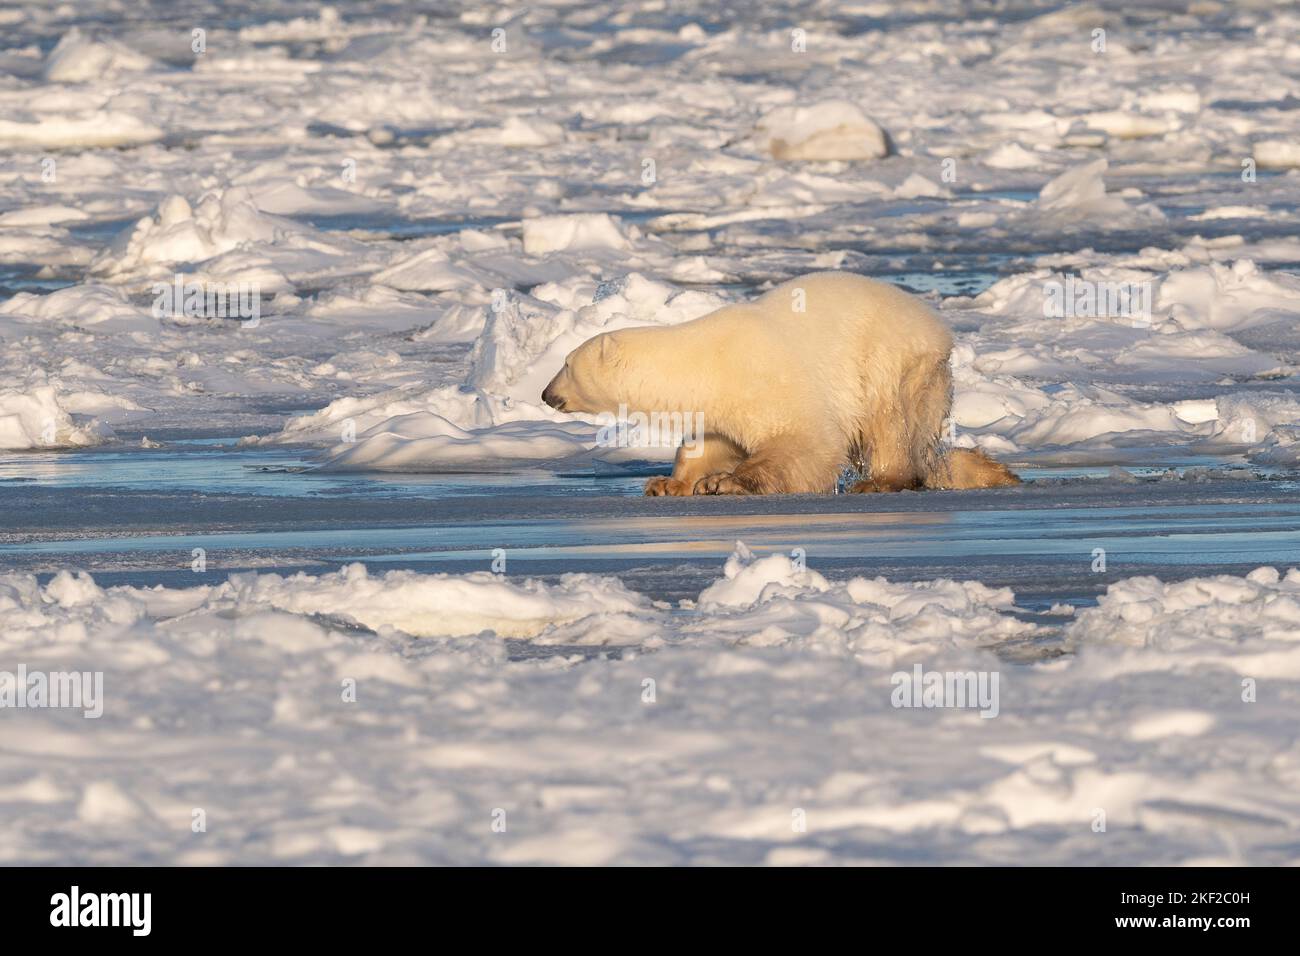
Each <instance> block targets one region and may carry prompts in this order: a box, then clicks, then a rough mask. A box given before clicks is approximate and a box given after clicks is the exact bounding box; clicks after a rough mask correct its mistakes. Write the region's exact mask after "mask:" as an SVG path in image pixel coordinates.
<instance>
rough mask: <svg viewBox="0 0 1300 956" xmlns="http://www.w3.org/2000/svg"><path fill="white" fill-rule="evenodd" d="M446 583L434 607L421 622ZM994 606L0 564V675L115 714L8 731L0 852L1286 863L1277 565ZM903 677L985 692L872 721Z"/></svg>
mask: <svg viewBox="0 0 1300 956" xmlns="http://www.w3.org/2000/svg"><path fill="white" fill-rule="evenodd" d="M452 592H454V596H455V607H456V608H457V609H458V612H457V614H456V615H455V616H454V617H444V618H443V619H442V621H443V623H439V618H438V617H437V616H429V615H428V614H422V613H420V612H421V610H422V609H427V608H432V607H437V606H440V605H441V606H445V602H446V601H447V599H448V598H449V597H450V596H451V593H452ZM1013 602H1014V596H1013V594H1012V592H1011V591H1010V590H1009V589H1005V588H1003V589H994V588H989V587H987V586H985V585H983V584H980V583H977V582H969V581H968V582H957V581H951V580H943V579H939V580H934V581H929V582H925V583H919V584H893V583H890V582H888V581H886V580H885V579H883V578H875V579H870V578H863V577H857V578H852V579H850V580H848V581H845V582H841V583H836V584H832V583H830V582H828V581H827V580H826V579H825V578H824V577H823V576H822V575H821V574H819V573H818V572H816V571H815V570H812V569H808V570H803V569H801V568H800V567H798V566H797V565H796V563H795V562H793V561H792V560H791V558H790V557H788V556H786V555H784V554H781V553H776V554H772V555H768V556H762V557H760V556H755V555H753V554H751V553H750V552H749V550H748V549H747V548H745V547H744V546H743V545H738V546H737V549H736V553H735V554H734V555H733V556H732V557H731V558H730V559H729V560H728V561H727V563H726V566H725V568H724V569H723V574H722V575H721V576H720V577H719V579H718V580H716V581H715V582H714V583H713V584H711V585H710V586H709V587H707V588H706V589H705V590H704V591H703V592H702V593H701V594H700V595H699V596H698V600H697V601H695V602H687V603H686V606H685V607H673V606H670V605H667V604H661V605H658V606H652V605H649V604H648V603H647V602H645V601H644V600H638V599H636V598H635V596H634V595H632V594H630V593H629V592H628V591H627V590H626V589H625V588H624V586H623V585H622V584H621V583H620V582H619V581H618V580H617V579H616V578H599V577H588V576H576V575H575V576H570V577H569V578H567V579H565V580H564V581H563V582H562V583H561V584H559V585H556V586H547V585H544V584H541V583H539V582H534V581H528V580H522V581H521V580H517V579H513V580H507V579H500V578H498V577H497V576H496V575H494V574H492V573H491V572H479V573H478V574H477V575H470V576H456V577H447V576H441V575H419V574H414V573H411V572H404V571H395V572H389V573H387V574H380V575H375V574H373V573H367V571H366V569H365V568H364V567H363V566H361V565H351V566H348V567H346V568H344V569H342V570H341V571H339V572H337V573H335V574H333V575H327V576H305V575H297V576H292V577H287V578H286V577H281V576H278V575H272V574H262V575H245V576H237V577H234V578H232V579H230V580H229V581H228V582H227V583H224V584H221V585H219V586H215V587H211V586H199V587H190V588H184V589H164V588H152V589H139V588H130V587H119V588H110V589H108V590H104V589H101V588H100V587H99V586H98V585H97V584H96V583H95V582H94V580H93V579H92V578H91V577H89V576H87V575H84V574H78V575H73V574H69V573H67V572H63V573H60V574H59V575H57V576H56V577H54V578H53V579H52V580H50V582H49V583H48V584H46V585H45V586H44V587H42V586H40V585H38V583H37V581H36V579H35V578H34V577H32V576H30V575H22V574H13V575H8V576H5V577H3V578H0V608H2V609H3V611H4V613H5V616H6V628H5V632H4V638H3V641H4V649H5V652H6V654H7V655H11V656H12V655H16V656H18V657H20V658H26V659H28V660H38V661H40V663H41V665H42V666H44V667H47V668H50V669H54V668H58V667H64V668H67V669H97V670H102V671H103V672H104V687H105V691H106V694H107V698H108V703H107V705H106V707H105V711H104V714H103V716H101V717H99V718H98V719H95V720H88V719H86V718H84V717H83V716H82V715H81V714H80V713H70V712H67V711H60V712H49V711H45V712H41V713H40V715H39V716H36V713H37V712H32V711H27V712H21V711H15V712H12V713H10V714H8V715H7V720H9V721H10V722H11V729H10V732H9V735H8V736H7V738H6V744H5V748H4V754H3V756H2V757H0V774H3V778H4V780H3V788H2V789H0V794H3V796H4V801H5V806H6V811H5V812H6V823H7V828H8V829H7V832H8V837H9V838H8V839H6V841H5V844H4V850H3V855H4V858H5V860H6V861H14V860H24V861H28V862H40V861H46V862H51V861H54V860H60V861H68V860H70V859H71V860H75V861H87V862H89V861H113V862H127V861H130V862H142V861H151V860H165V861H175V862H181V863H228V862H234V861H240V862H246V863H247V862H280V863H285V862H292V863H304V862H322V861H357V862H369V863H378V862H402V861H418V862H443V863H467V862H483V861H491V862H498V863H634V862H638V863H707V862H722V861H731V862H772V863H824V862H841V863H844V862H877V863H897V862H923V861H934V860H942V861H945V862H956V861H983V862H1002V863H1042V862H1049V863H1050V862H1058V861H1059V860H1060V859H1061V858H1062V854H1068V855H1069V858H1070V859H1072V860H1074V861H1075V862H1093V863H1115V862H1121V861H1127V862H1132V861H1135V860H1141V861H1142V862H1144V863H1162V862H1165V863H1187V862H1197V863H1207V862H1214V863H1242V862H1256V863H1267V862H1271V863H1283V862H1294V852H1295V851H1294V840H1293V839H1292V838H1291V837H1290V834H1291V833H1293V832H1294V830H1295V829H1296V827H1297V826H1298V825H1300V800H1298V799H1297V796H1296V794H1297V792H1298V791H1297V784H1298V783H1300V751H1298V750H1297V746H1296V743H1295V739H1294V734H1295V712H1296V708H1297V706H1300V641H1297V640H1296V634H1297V627H1298V626H1300V576H1297V572H1290V573H1288V574H1286V575H1285V576H1283V575H1281V574H1279V572H1278V571H1277V570H1276V569H1274V568H1271V567H1263V568H1259V569H1257V570H1255V571H1252V572H1251V573H1250V574H1249V575H1247V576H1246V577H1230V576H1220V577H1214V578H1196V579H1192V580H1188V581H1183V582H1181V583H1179V584H1174V585H1164V584H1161V583H1160V582H1159V581H1157V580H1156V579H1154V578H1134V579H1130V580H1128V581H1125V582H1124V583H1123V584H1121V585H1116V586H1114V587H1112V588H1111V589H1110V591H1109V592H1108V593H1107V594H1106V595H1105V596H1104V597H1103V598H1102V601H1101V603H1100V605H1099V606H1097V607H1096V608H1092V609H1089V610H1085V611H1083V612H1081V613H1079V614H1078V615H1077V616H1070V615H1069V614H1067V613H1063V612H1060V611H1058V612H1056V613H1051V612H1049V613H1045V614H1039V615H1024V614H1016V613H1014V611H1015V609H1014V603H1013ZM578 603H581V605H582V606H583V607H584V608H585V610H586V611H588V612H590V613H587V614H585V615H584V616H582V617H579V618H577V619H574V617H573V609H574V607H575V606H577V604H578ZM398 608H401V609H402V610H399V611H396V614H395V610H396V609H398ZM471 618H472V619H473V623H472V624H471V623H470V621H471ZM522 620H527V622H529V623H528V627H527V628H521V627H520V622H521V621H522ZM481 624H492V625H494V627H495V629H496V630H495V632H492V631H486V630H485V631H483V632H481V633H477V634H472V635H471V634H468V633H467V632H468V631H470V630H472V629H473V628H474V627H477V626H479V625H481ZM463 632H464V633H463ZM511 633H513V634H515V635H516V636H519V635H523V634H527V635H528V637H529V639H530V640H531V641H533V642H536V643H540V644H547V645H560V646H562V647H563V648H565V649H566V650H564V652H563V653H559V654H548V655H544V656H536V655H531V654H528V653H525V652H524V649H523V648H522V647H521V645H520V644H519V643H518V642H510V641H508V640H506V639H504V637H505V635H507V634H511ZM457 634H462V635H463V636H454V635H457ZM593 645H596V646H597V647H593ZM589 648H590V650H588V649H589ZM598 648H604V649H605V650H604V651H603V652H597V653H596V656H595V657H592V656H591V655H592V651H598ZM1027 653H1028V658H1029V662H1027V663H1017V662H1016V660H1017V659H1024V658H1025V657H1026V654H1027ZM1058 655H1059V656H1058ZM920 665H923V666H924V668H925V670H927V671H935V670H942V671H954V672H976V673H984V674H985V675H990V674H996V675H997V676H998V686H999V693H998V696H997V698H996V699H995V700H994V706H993V707H990V708H986V710H985V711H984V712H976V711H973V710H970V709H952V708H949V709H901V708H898V707H896V706H894V701H895V700H897V698H896V697H895V696H894V689H895V684H894V683H893V682H894V681H895V680H896V677H895V675H896V674H899V673H900V672H902V673H911V672H912V670H913V668H914V666H920ZM1247 686H1250V687H1253V688H1255V690H1256V692H1257V694H1258V696H1257V697H1254V696H1253V695H1251V702H1247V700H1246V699H1245V698H1246V697H1247V696H1248V695H1247V692H1246V691H1245V690H1244V688H1246V687H1247ZM1062 714H1068V715H1069V716H1068V719H1064V720H1063V719H1062ZM289 808H292V812H289ZM195 809H201V810H203V811H204V814H205V818H204V819H205V823H206V826H207V830H206V832H202V833H193V832H191V826H190V824H191V821H192V820H193V819H194V810H195ZM1099 820H1100V821H1103V822H1104V829H1102V830H1097V829H1094V826H1095V824H1096V822H1097V821H1099ZM494 822H495V823H496V824H497V829H495V830H494V826H493V825H494Z"/></svg>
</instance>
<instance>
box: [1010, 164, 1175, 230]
mask: <svg viewBox="0 0 1300 956" xmlns="http://www.w3.org/2000/svg"><path fill="white" fill-rule="evenodd" d="M1108 167H1109V163H1108V162H1107V161H1106V160H1105V159H1094V160H1093V161H1092V162H1090V163H1085V164H1084V165H1082V166H1076V167H1075V168H1074V169H1069V170H1066V171H1065V172H1063V173H1061V175H1059V176H1057V177H1056V178H1055V179H1053V180H1052V181H1051V182H1049V183H1048V184H1047V185H1045V186H1044V187H1043V188H1042V190H1041V191H1040V192H1039V194H1038V200H1037V201H1036V202H1035V203H1034V211H1035V212H1036V213H1037V214H1038V215H1040V216H1042V217H1045V218H1049V219H1057V220H1065V221H1070V222H1079V221H1089V220H1105V221H1107V222H1109V223H1111V224H1114V222H1115V221H1116V220H1117V219H1119V220H1131V219H1135V218H1145V219H1153V218H1154V219H1160V218H1163V214H1162V213H1161V212H1160V210H1159V209H1157V208H1156V207H1155V206H1152V205H1150V204H1146V205H1144V206H1141V207H1137V208H1135V207H1133V206H1130V205H1129V204H1128V202H1127V201H1126V200H1124V198H1123V197H1121V196H1116V195H1111V194H1108V193H1107V192H1106V182H1105V179H1104V176H1105V173H1106V170H1107V168H1108Z"/></svg>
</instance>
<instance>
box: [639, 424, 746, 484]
mask: <svg viewBox="0 0 1300 956" xmlns="http://www.w3.org/2000/svg"><path fill="white" fill-rule="evenodd" d="M702 444H703V447H702V448H698V449H692V448H687V446H686V445H682V446H681V447H680V448H678V449H677V457H676V459H674V461H673V473H672V477H668V476H666V475H657V476H655V477H654V478H651V479H650V480H649V481H647V482H646V483H645V493H646V494H647V495H648V496H650V497H652V498H657V497H663V496H673V497H684V496H687V495H691V494H700V493H701V492H696V491H695V485H696V483H697V482H698V481H699V480H700V479H701V478H703V477H704V476H705V475H708V474H712V473H714V472H719V471H731V470H732V469H734V468H735V467H736V466H737V465H738V464H740V462H742V461H743V460H744V458H745V453H744V451H742V450H741V448H740V446H739V445H737V444H736V443H735V442H733V441H731V440H730V439H729V438H724V437H723V436H721V435H705V436H704V438H703V440H702ZM693 452H698V453H694V454H693Z"/></svg>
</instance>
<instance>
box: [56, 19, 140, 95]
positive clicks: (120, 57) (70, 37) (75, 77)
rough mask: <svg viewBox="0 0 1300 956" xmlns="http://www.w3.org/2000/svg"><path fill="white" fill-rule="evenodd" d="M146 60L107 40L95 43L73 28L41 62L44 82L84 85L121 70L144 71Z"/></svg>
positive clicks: (113, 41) (123, 46) (94, 40)
mask: <svg viewBox="0 0 1300 956" xmlns="http://www.w3.org/2000/svg"><path fill="white" fill-rule="evenodd" d="M152 66H153V61H152V60H151V59H149V57H147V56H145V55H143V54H141V53H137V52H136V51H135V50H132V49H131V48H129V47H128V46H126V45H125V44H123V43H121V42H119V41H117V40H114V39H111V38H107V39H97V38H94V37H91V36H88V35H86V34H85V33H82V32H81V30H79V29H77V28H76V27H73V28H72V29H71V30H69V31H68V32H67V33H65V34H64V35H63V38H62V39H61V40H59V42H58V43H57V44H56V45H55V47H54V49H53V50H51V51H50V53H49V55H48V56H47V57H46V58H45V69H44V76H45V79H46V80H48V81H49V82H51V83H86V82H90V81H92V80H99V79H102V78H104V77H106V76H110V75H112V74H115V73H117V72H120V71H123V70H147V69H149V68H151V67H152Z"/></svg>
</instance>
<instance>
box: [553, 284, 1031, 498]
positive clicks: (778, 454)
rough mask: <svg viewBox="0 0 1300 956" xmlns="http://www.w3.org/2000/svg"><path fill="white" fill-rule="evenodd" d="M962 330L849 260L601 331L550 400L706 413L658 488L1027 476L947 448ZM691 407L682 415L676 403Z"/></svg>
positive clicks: (770, 489)
mask: <svg viewBox="0 0 1300 956" xmlns="http://www.w3.org/2000/svg"><path fill="white" fill-rule="evenodd" d="M951 351H952V337H951V335H950V334H949V332H948V330H947V329H946V328H945V327H944V326H943V324H942V323H941V322H940V321H939V320H938V318H937V317H936V316H935V315H934V313H933V312H931V311H930V309H929V308H928V307H927V306H926V305H925V303H923V302H922V301H921V300H920V299H917V298H916V297H914V296H911V295H908V294H907V293H906V292H903V291H902V290H901V289H898V288H896V287H894V286H892V285H888V284H886V283H882V282H875V281H873V280H871V279H867V278H864V277H862V276H858V275H853V274H850V273H846V272H819V273H814V274H812V275H807V276H803V277H802V278H798V279H792V280H790V281H788V282H785V283H783V284H781V285H779V286H777V287H776V288H774V289H772V290H771V291H769V292H767V293H766V294H764V295H762V296H760V297H759V298H758V299H756V300H754V301H752V302H745V303H740V304H737V305H728V306H725V307H724V308H721V309H718V310H717V311H716V312H711V313H709V314H708V315H705V316H703V317H701V318H698V319H695V320H694V321H691V322H684V323H682V324H680V325H668V326H646V327H640V328H632V329H621V330H619V331H617V332H605V333H602V334H600V335H597V336H595V337H593V338H591V339H588V340H587V341H586V342H584V343H583V344H582V345H580V346H578V347H577V348H576V349H574V350H573V351H572V352H571V353H569V355H568V357H567V358H566V359H565V360H564V368H562V369H561V370H560V371H559V373H558V374H557V375H556V376H555V378H553V379H552V380H551V382H550V384H549V385H547V386H546V389H545V390H544V391H543V392H542V401H544V402H545V403H546V404H547V405H550V406H551V407H552V408H555V409H557V410H559V411H565V412H586V413H590V414H599V413H606V414H617V413H621V414H627V413H628V410H629V409H630V410H633V411H639V412H641V413H643V414H646V415H650V414H652V413H659V414H660V415H668V416H671V415H675V414H676V415H683V416H700V420H701V421H702V423H703V426H704V435H703V440H702V443H694V442H693V443H692V447H690V448H688V447H687V446H686V445H683V446H682V447H680V448H679V449H678V451H677V458H676V461H675V463H674V465H673V471H672V475H671V477H662V476H661V477H655V478H651V479H650V480H649V481H648V482H647V483H646V488H645V493H646V494H647V495H726V494H737V495H738V494H760V495H761V494H781V493H799V492H804V493H827V492H833V491H834V490H835V488H836V484H837V481H838V479H839V476H840V474H841V472H842V470H843V468H844V467H845V466H846V465H851V466H853V467H855V468H856V469H857V470H858V471H859V473H860V474H862V475H864V476H865V477H864V478H863V480H861V481H859V482H857V483H856V484H855V485H853V486H852V488H851V489H850V490H851V491H855V492H867V491H882V492H883V491H900V490H903V489H910V488H923V487H924V488H949V489H955V488H990V487H997V486H1001V485H1012V484H1018V483H1019V481H1020V479H1019V478H1017V477H1016V476H1015V475H1014V474H1012V473H1011V472H1010V471H1009V470H1008V469H1007V468H1006V467H1004V466H1003V465H1001V464H999V463H997V462H995V461H993V460H992V459H991V458H988V457H987V456H986V455H984V454H983V452H980V451H973V450H960V449H959V450H952V451H949V452H948V453H947V454H944V452H943V449H942V446H941V442H940V437H941V432H942V429H943V423H944V420H945V418H947V416H948V411H949V407H950V405H951V403H952V373H951V371H950V369H949V365H948V356H949V353H950V352H951ZM678 420H681V419H678Z"/></svg>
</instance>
